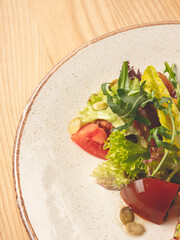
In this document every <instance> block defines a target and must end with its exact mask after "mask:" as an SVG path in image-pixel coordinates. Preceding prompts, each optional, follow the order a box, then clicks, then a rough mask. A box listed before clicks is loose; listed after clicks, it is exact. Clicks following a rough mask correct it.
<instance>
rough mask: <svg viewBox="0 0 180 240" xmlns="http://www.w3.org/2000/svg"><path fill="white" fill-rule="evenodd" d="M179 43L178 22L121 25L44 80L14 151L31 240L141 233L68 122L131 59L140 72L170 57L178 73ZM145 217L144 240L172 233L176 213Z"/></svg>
mask: <svg viewBox="0 0 180 240" xmlns="http://www.w3.org/2000/svg"><path fill="white" fill-rule="evenodd" d="M179 41H180V25H179V24H177V23H173V24H172V23H171V24H160V25H153V26H141V27H140V26H138V27H136V28H130V29H121V30H120V31H116V32H113V33H110V34H108V35H106V36H103V37H100V38H98V39H95V40H94V41H92V42H90V43H88V44H86V45H85V46H83V47H81V48H80V49H78V50H76V51H75V52H73V53H72V54H71V55H69V56H68V57H67V58H65V59H64V60H62V61H61V62H60V63H58V64H57V66H56V67H55V68H54V69H53V70H52V71H51V72H50V73H49V74H48V75H47V76H46V77H45V79H44V80H43V81H42V82H41V84H40V85H39V86H38V88H37V89H36V91H35V93H34V94H33V96H32V97H31V99H30V101H29V103H28V104H27V106H26V108H25V110H24V112H23V115H22V118H21V120H20V123H19V127H18V130H17V136H16V140H15V146H14V157H13V161H14V179H15V188H16V193H17V202H18V206H19V208H20V212H21V215H22V219H23V222H24V224H25V226H26V228H27V231H28V233H29V236H30V237H31V239H37V238H38V239H40V240H46V239H48V240H49V239H53V240H55V239H57V240H61V239H65V240H117V239H123V240H132V239H135V237H131V236H129V235H127V234H126V233H125V232H124V230H123V229H122V227H121V224H120V222H119V220H118V217H117V211H118V209H119V207H120V196H119V192H118V191H109V190H106V189H104V188H102V187H101V186H99V185H98V184H96V182H95V180H94V179H93V178H92V177H91V176H90V174H91V172H92V170H93V169H94V167H96V166H97V165H98V163H100V162H101V160H99V159H97V158H95V157H93V156H91V155H89V154H87V153H86V152H84V151H83V150H81V149H80V148H79V147H78V146H77V145H75V144H73V142H72V141H71V140H70V135H69V133H68V131H67V126H68V123H69V121H70V120H71V119H72V118H73V117H75V116H76V114H77V113H78V111H79V110H81V109H82V108H83V107H85V105H86V101H87V99H88V97H89V96H90V94H91V93H94V92H96V91H98V90H99V89H100V84H101V83H103V82H106V81H107V82H108V81H112V80H113V79H115V78H117V77H118V75H119V71H120V68H121V65H122V62H123V61H125V60H129V61H130V63H131V65H132V66H134V67H135V68H140V69H141V71H143V70H144V69H145V67H146V66H147V65H149V64H152V65H154V66H155V67H156V68H157V69H158V70H163V69H164V62H165V61H168V62H169V63H170V64H171V63H177V71H179V68H180V47H179ZM137 221H139V222H142V220H141V219H137ZM142 223H143V225H144V226H145V228H146V233H145V234H144V235H143V236H141V237H139V238H137V239H139V240H142V239H146V240H156V239H158V240H169V239H170V238H171V237H172V236H173V232H174V227H175V221H173V220H172V219H170V220H169V221H166V222H165V223H164V224H163V225H161V226H158V225H155V224H151V223H149V222H142Z"/></svg>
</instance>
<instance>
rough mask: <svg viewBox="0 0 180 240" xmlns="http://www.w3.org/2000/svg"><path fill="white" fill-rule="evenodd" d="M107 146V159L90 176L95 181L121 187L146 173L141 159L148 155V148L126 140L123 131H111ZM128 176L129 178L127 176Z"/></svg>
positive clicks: (145, 166) (146, 157)
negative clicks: (94, 178) (95, 179)
mask: <svg viewBox="0 0 180 240" xmlns="http://www.w3.org/2000/svg"><path fill="white" fill-rule="evenodd" d="M105 148H109V151H108V155H107V159H108V160H107V161H105V162H103V163H102V164H101V165H99V166H98V167H97V168H95V169H94V171H93V173H92V176H93V177H96V178H97V182H98V183H99V184H101V185H103V186H104V187H106V188H108V189H116V190H118V189H121V187H122V184H128V183H129V182H131V181H133V180H135V179H136V177H137V176H140V175H141V177H142V176H146V175H147V165H145V164H144V163H143V161H142V160H143V159H148V158H149V156H150V153H149V150H148V148H143V147H141V146H140V145H138V144H135V143H133V142H131V141H129V140H127V139H126V138H125V136H124V133H123V132H119V130H118V131H113V132H112V134H111V135H110V136H109V139H108V141H107V142H106V143H105ZM129 176H130V178H129Z"/></svg>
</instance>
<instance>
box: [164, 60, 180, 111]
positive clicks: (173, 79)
mask: <svg viewBox="0 0 180 240" xmlns="http://www.w3.org/2000/svg"><path fill="white" fill-rule="evenodd" d="M164 65H165V70H164V73H166V72H167V73H169V81H170V82H171V83H172V84H173V86H174V87H175V89H176V95H177V107H178V109H179V110H180V84H179V83H178V81H177V78H176V73H175V72H174V68H175V64H172V66H171V67H170V66H169V64H168V63H167V62H165V63H164Z"/></svg>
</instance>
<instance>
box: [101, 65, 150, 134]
mask: <svg viewBox="0 0 180 240" xmlns="http://www.w3.org/2000/svg"><path fill="white" fill-rule="evenodd" d="M144 85H145V82H144V83H143V84H141V85H140V82H139V81H138V79H137V78H135V79H133V80H131V81H130V82H129V76H128V62H124V63H123V65H122V69H121V73H120V76H119V79H118V88H117V89H116V90H115V91H114V90H113V89H112V88H111V87H110V85H109V83H103V84H102V85H101V89H102V92H103V94H104V95H105V96H107V103H108V106H109V107H110V109H111V110H112V112H114V113H115V114H117V115H118V116H119V117H121V118H122V119H130V121H129V123H128V124H125V125H122V126H119V127H118V129H119V130H123V129H127V128H129V127H130V126H131V124H132V119H133V120H135V119H136V118H137V120H138V121H140V122H143V123H144V122H146V123H148V125H150V122H149V121H148V119H145V118H144V117H140V116H139V114H138V113H137V110H138V108H139V107H140V106H141V104H142V103H143V102H144V101H146V100H147V97H146V94H147V93H146V92H145V91H144V89H143V88H144ZM130 123H131V124H130Z"/></svg>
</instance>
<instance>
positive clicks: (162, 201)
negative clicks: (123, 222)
mask: <svg viewBox="0 0 180 240" xmlns="http://www.w3.org/2000/svg"><path fill="white" fill-rule="evenodd" d="M179 187H180V185H179V184H175V183H169V182H165V181H161V180H158V179H155V178H144V179H139V180H136V181H134V182H132V183H130V184H128V185H127V186H126V187H124V188H123V189H122V190H121V193H120V194H121V197H122V199H123V200H124V201H125V203H126V204H127V205H128V206H130V207H131V208H132V210H133V211H134V213H136V214H137V215H139V216H140V217H142V218H144V219H146V220H148V221H150V222H153V223H156V224H161V223H162V222H163V219H164V217H165V215H166V213H167V211H168V209H169V207H170V206H171V203H172V201H173V199H174V197H175V195H176V193H177V192H178V189H179Z"/></svg>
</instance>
